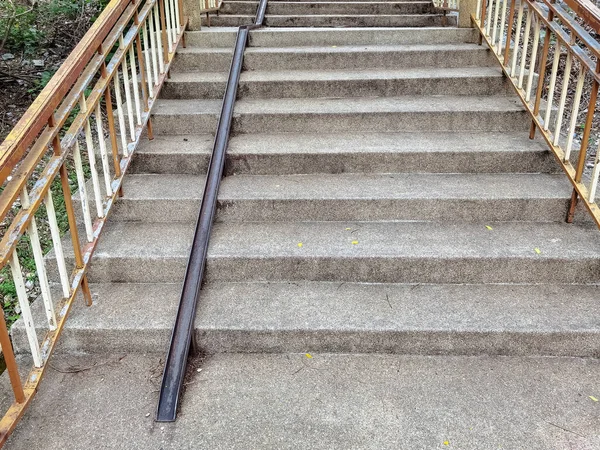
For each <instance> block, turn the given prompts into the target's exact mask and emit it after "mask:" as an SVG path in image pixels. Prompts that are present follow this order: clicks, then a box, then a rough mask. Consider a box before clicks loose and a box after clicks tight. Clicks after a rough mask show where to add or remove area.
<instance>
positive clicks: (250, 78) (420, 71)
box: [168, 67, 503, 83]
mask: <svg viewBox="0 0 600 450" xmlns="http://www.w3.org/2000/svg"><path fill="white" fill-rule="evenodd" d="M470 77H473V78H489V77H494V78H502V77H503V74H502V71H501V70H499V69H496V68H492V67H468V68H439V69H435V68H434V69H432V68H406V69H396V70H391V69H377V70H369V69H357V70H342V69H340V70H319V71H314V70H273V71H262V70H256V71H249V72H242V74H241V77H240V82H242V83H244V82H246V83H248V82H268V81H313V80H315V81H337V80H339V81H344V80H366V81H368V80H393V79H419V80H423V79H428V78H431V79H439V78H470ZM217 81H218V82H223V83H225V82H226V81H227V74H226V73H223V72H181V73H173V74H172V75H171V78H170V79H169V80H168V83H191V82H210V83H212V82H217Z"/></svg>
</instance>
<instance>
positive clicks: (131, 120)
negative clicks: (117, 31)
mask: <svg viewBox="0 0 600 450" xmlns="http://www.w3.org/2000/svg"><path fill="white" fill-rule="evenodd" d="M119 47H120V48H121V49H122V50H123V52H124V55H123V62H122V63H121V73H122V74H123V88H124V89H125V106H126V107H127V118H128V119H129V135H130V138H131V140H132V141H135V118H134V117H133V106H132V104H131V87H130V86H129V69H128V68H127V49H126V48H125V43H124V42H123V36H122V35H121V36H120V37H119Z"/></svg>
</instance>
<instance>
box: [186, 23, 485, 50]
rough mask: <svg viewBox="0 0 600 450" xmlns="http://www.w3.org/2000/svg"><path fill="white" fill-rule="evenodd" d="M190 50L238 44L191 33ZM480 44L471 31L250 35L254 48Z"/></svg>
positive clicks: (222, 35)
mask: <svg viewBox="0 0 600 450" xmlns="http://www.w3.org/2000/svg"><path fill="white" fill-rule="evenodd" d="M186 42H187V44H188V46H190V47H192V46H193V47H203V48H214V47H226V48H231V47H232V46H233V44H234V42H235V32H234V31H223V32H216V31H211V32H210V33H207V32H205V31H202V32H194V31H192V32H188V33H187V34H186ZM463 42H471V43H474V42H477V32H476V31H475V30H474V29H471V28H435V29H426V28H417V29H412V30H407V29H394V28H388V29H327V28H325V29H312V30H311V29H300V30H292V29H285V28H284V29H281V30H277V29H269V28H266V29H262V30H255V31H251V32H250V37H249V45H250V46H251V47H305V46H331V45H408V44H424V45H426V44H452V43H463Z"/></svg>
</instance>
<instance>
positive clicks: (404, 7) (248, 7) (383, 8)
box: [211, 0, 456, 27]
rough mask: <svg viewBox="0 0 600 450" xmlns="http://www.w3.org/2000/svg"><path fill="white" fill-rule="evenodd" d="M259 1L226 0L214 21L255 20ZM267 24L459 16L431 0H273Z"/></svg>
mask: <svg viewBox="0 0 600 450" xmlns="http://www.w3.org/2000/svg"><path fill="white" fill-rule="evenodd" d="M257 6H258V1H252V0H250V1H247V0H230V1H226V2H224V5H223V7H222V8H221V10H220V11H219V15H218V16H213V17H211V25H213V26H220V27H231V26H240V25H248V24H250V23H252V21H253V20H254V15H255V14H256V8H257ZM266 25H268V26H270V27H431V26H441V25H446V26H448V25H450V26H454V25H456V16H452V15H450V16H448V17H444V15H443V13H440V12H438V11H436V10H435V8H434V7H433V4H432V2H431V1H421V0H417V1H415V0H400V1H378V0H366V1H364V0H360V1H349V2H341V1H339V0H333V1H324V2H321V1H318V2H316V1H307V0H300V1H289V0H271V1H269V3H268V5H267V16H266Z"/></svg>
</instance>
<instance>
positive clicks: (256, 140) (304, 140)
mask: <svg viewBox="0 0 600 450" xmlns="http://www.w3.org/2000/svg"><path fill="white" fill-rule="evenodd" d="M213 141H214V137H213V136H212V135H193V134H192V135H179V136H173V135H164V136H155V138H154V140H152V141H142V142H141V143H140V146H139V147H138V150H136V152H137V153H167V154H179V153H190V154H205V153H210V151H211V149H212V144H213ZM530 151H536V152H540V151H541V152H548V150H547V146H546V145H545V143H543V142H542V141H541V140H540V139H535V140H530V139H529V138H528V136H526V135H525V134H524V133H489V132H478V133H434V132H432V133H418V132H413V133H368V132H367V133H343V134H342V133H340V134H336V133H319V134H311V133H275V134H269V133H252V134H243V135H239V136H232V137H231V139H230V140H229V148H228V149H227V152H228V153H229V154H288V153H305V154H315V153H332V154H333V153H375V152H377V153H380V152H382V153H397V152H407V153H417V152H418V153H423V152H427V153H442V152H443V153H446V152H456V153H470V152H478V153H479V152H508V153H523V152H530Z"/></svg>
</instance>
